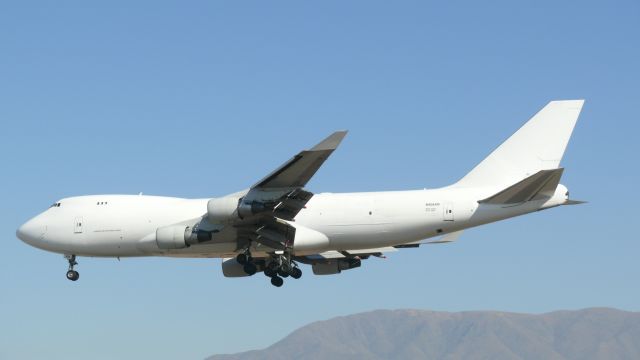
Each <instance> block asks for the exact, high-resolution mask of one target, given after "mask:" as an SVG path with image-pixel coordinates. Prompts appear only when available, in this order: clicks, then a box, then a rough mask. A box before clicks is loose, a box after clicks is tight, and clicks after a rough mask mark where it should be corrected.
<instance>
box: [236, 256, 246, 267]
mask: <svg viewBox="0 0 640 360" xmlns="http://www.w3.org/2000/svg"><path fill="white" fill-rule="evenodd" d="M236 261H237V262H238V263H239V264H240V265H245V264H246V263H247V255H246V254H238V256H236Z"/></svg>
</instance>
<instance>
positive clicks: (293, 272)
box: [291, 267, 302, 279]
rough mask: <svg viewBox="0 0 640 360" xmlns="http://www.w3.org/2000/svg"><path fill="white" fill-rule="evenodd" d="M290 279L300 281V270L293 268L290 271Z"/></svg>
mask: <svg viewBox="0 0 640 360" xmlns="http://www.w3.org/2000/svg"><path fill="white" fill-rule="evenodd" d="M291 277H292V278H294V279H300V277H302V270H300V269H299V268H297V267H294V268H293V269H291Z"/></svg>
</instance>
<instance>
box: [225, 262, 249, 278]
mask: <svg viewBox="0 0 640 360" xmlns="http://www.w3.org/2000/svg"><path fill="white" fill-rule="evenodd" d="M222 274H223V275H224V276H225V277H242V276H249V274H247V273H246V272H245V271H244V265H242V264H240V263H239V262H238V261H237V260H236V258H226V259H222Z"/></svg>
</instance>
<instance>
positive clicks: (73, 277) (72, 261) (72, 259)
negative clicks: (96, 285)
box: [64, 255, 80, 281]
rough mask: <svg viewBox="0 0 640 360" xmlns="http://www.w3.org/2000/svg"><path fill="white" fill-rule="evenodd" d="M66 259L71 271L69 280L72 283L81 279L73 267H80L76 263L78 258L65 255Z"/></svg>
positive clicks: (68, 274)
mask: <svg viewBox="0 0 640 360" xmlns="http://www.w3.org/2000/svg"><path fill="white" fill-rule="evenodd" d="M64 257H65V259H67V260H68V261H69V271H67V279H69V280H71V281H76V280H78V279H79V278H80V274H79V273H78V272H77V271H75V270H73V267H74V266H76V265H78V263H77V262H76V256H75V255H65V256H64Z"/></svg>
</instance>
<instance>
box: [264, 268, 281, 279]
mask: <svg viewBox="0 0 640 360" xmlns="http://www.w3.org/2000/svg"><path fill="white" fill-rule="evenodd" d="M264 275H265V276H268V277H274V276H276V275H278V273H277V272H276V271H275V270H273V269H272V268H266V269H264Z"/></svg>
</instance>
